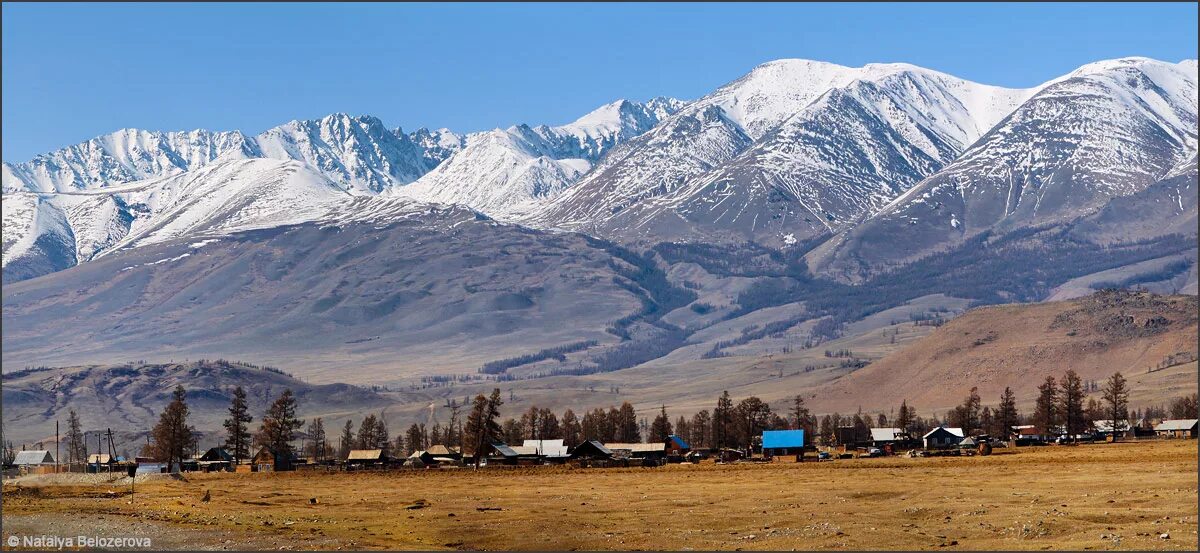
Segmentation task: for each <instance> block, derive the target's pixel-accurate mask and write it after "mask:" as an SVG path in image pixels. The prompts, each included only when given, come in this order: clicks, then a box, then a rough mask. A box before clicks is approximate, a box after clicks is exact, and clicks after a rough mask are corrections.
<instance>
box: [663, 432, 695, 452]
mask: <svg viewBox="0 0 1200 553" xmlns="http://www.w3.org/2000/svg"><path fill="white" fill-rule="evenodd" d="M667 439H668V440H671V441H672V442H675V444H676V445H678V446H679V447H681V448H683V449H691V448H692V446H690V445H688V443H687V442H685V441H683V438H680V437H679V436H676V435H675V434H671V435H670V436H667Z"/></svg>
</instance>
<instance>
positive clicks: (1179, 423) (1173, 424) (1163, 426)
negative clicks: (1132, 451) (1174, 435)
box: [1154, 419, 1197, 432]
mask: <svg viewBox="0 0 1200 553" xmlns="http://www.w3.org/2000/svg"><path fill="white" fill-rule="evenodd" d="M1196 421H1197V419H1173V420H1166V421H1162V422H1160V423H1158V426H1155V427H1154V430H1156V431H1160V432H1161V431H1164V430H1191V429H1192V427H1194V426H1196Z"/></svg>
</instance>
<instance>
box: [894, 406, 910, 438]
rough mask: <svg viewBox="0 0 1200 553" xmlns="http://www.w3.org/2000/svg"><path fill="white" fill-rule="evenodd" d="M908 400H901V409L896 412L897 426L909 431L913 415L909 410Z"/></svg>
mask: <svg viewBox="0 0 1200 553" xmlns="http://www.w3.org/2000/svg"><path fill="white" fill-rule="evenodd" d="M908 409H909V407H908V400H907V399H902V400H900V411H899V412H898V413H896V427H897V428H899V429H900V430H903V431H904V432H908V431H909V430H910V429H911V428H912V425H913V421H912V417H911V416H910V414H909V411H908Z"/></svg>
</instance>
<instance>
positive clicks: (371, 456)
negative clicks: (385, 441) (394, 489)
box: [346, 449, 387, 468]
mask: <svg viewBox="0 0 1200 553" xmlns="http://www.w3.org/2000/svg"><path fill="white" fill-rule="evenodd" d="M385 464H387V456H386V455H384V454H383V450H382V449H351V450H350V451H349V452H348V453H346V467H347V468H350V467H354V468H363V467H368V466H382V465H385Z"/></svg>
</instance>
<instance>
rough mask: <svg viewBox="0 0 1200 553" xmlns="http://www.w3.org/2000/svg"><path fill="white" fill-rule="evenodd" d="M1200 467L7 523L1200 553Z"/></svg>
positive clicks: (429, 540) (676, 484)
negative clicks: (1199, 477) (1199, 508)
mask: <svg viewBox="0 0 1200 553" xmlns="http://www.w3.org/2000/svg"><path fill="white" fill-rule="evenodd" d="M1196 463H1197V445H1196V441H1194V440H1165V441H1152V442H1141V443H1129V444H1096V445H1083V446H1078V447H1065V446H1051V447H1041V448H1019V449H1015V450H1004V449H1001V450H997V454H995V455H992V456H988V457H970V458H966V457H964V458H925V459H908V458H898V457H892V458H881V459H854V460H839V461H832V462H822V463H816V462H811V463H803V464H796V463H791V462H788V463H782V462H780V463H773V464H769V465H749V464H746V465H724V466H721V465H713V464H702V465H672V466H667V467H662V468H644V469H643V468H637V469H573V468H567V467H556V468H551V467H532V468H523V469H515V470H499V469H493V470H484V471H481V472H478V473H476V472H472V471H470V470H469V469H456V470H430V471H396V472H387V473H328V474H323V473H300V472H297V473H281V474H196V475H189V476H188V477H187V481H172V480H165V479H159V480H156V481H154V482H147V483H144V484H141V483H139V484H138V486H137V493H136V494H135V495H134V496H133V499H132V503H131V502H130V497H129V496H128V494H127V491H128V488H127V485H117V484H116V483H114V484H88V485H56V486H46V485H43V483H40V482H36V481H30V482H26V483H24V484H14V483H6V484H5V485H4V498H3V499H4V504H3V522H4V538H5V540H7V538H8V537H9V536H10V535H13V534H16V533H20V534H34V535H40V534H51V535H78V534H80V533H82V534H84V535H140V536H147V537H151V538H152V539H153V540H154V546H155V547H156V548H163V549H244V548H251V549H280V548H285V549H338V548H342V549H492V550H495V549H521V550H529V549H589V550H604V549H688V548H692V549H717V550H734V549H747V550H750V549H768V550H790V549H793V548H795V549H975V550H978V549H1005V550H1013V549H1031V550H1036V549H1073V550H1082V549H1094V550H1107V549H1137V550H1145V549H1170V550H1176V549H1183V550H1194V549H1195V548H1196V546H1197V487H1196V481H1197V480H1196V477H1197V472H1196V467H1197V464H1196ZM206 491H208V492H209V493H210V494H211V500H210V501H208V502H204V501H202V500H201V498H202V497H203V496H204V494H205V492H206ZM110 492H111V493H110ZM127 532H128V534H127ZM5 549H8V546H7V545H5Z"/></svg>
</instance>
